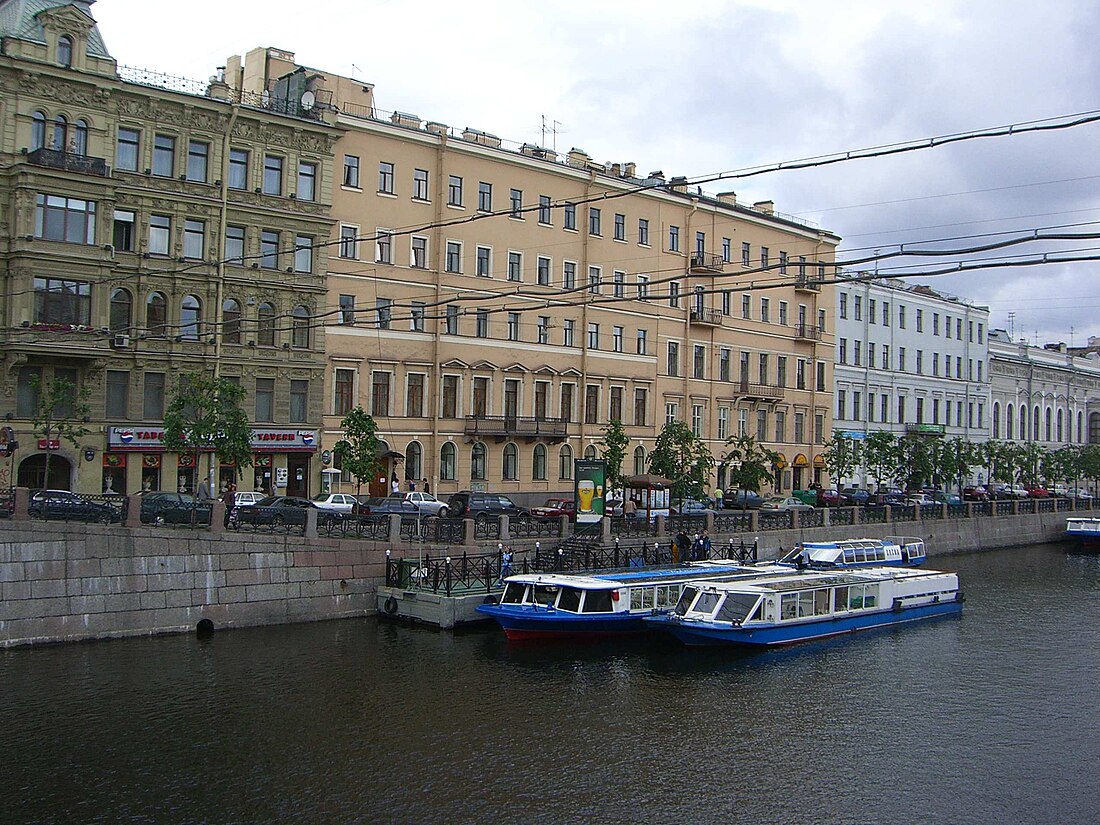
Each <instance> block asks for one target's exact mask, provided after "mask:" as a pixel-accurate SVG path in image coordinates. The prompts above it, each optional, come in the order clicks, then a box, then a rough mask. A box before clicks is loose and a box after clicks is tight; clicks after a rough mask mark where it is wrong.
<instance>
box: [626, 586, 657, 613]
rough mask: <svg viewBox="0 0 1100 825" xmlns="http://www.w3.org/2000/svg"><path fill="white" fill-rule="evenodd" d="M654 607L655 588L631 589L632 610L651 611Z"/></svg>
mask: <svg viewBox="0 0 1100 825" xmlns="http://www.w3.org/2000/svg"><path fill="white" fill-rule="evenodd" d="M652 607H653V588H652V587H632V588H630V609H631V610H649V609H651V608H652Z"/></svg>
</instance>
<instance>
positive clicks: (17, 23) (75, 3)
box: [0, 0, 111, 58]
mask: <svg viewBox="0 0 1100 825" xmlns="http://www.w3.org/2000/svg"><path fill="white" fill-rule="evenodd" d="M94 2H95V0H0V37H16V38H19V39H20V40H31V41H34V42H36V43H45V42H46V33H45V32H44V31H43V29H42V23H41V22H40V21H39V18H38V15H40V14H41V13H42V12H44V11H48V10H50V9H60V8H64V7H70V8H72V9H73V10H74V11H76V12H79V13H80V14H82V15H84V16H85V17H87V18H88V21H89V22H90V23H91V30H90V31H89V33H88V54H89V55H92V56H93V57H107V58H109V57H110V56H111V55H110V53H109V52H108V51H107V46H106V44H104V42H103V37H102V35H100V33H99V28H98V27H97V26H96V22H95V18H94V17H93V16H92V10H91V5H92V3H94Z"/></svg>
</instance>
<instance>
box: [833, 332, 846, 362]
mask: <svg viewBox="0 0 1100 825" xmlns="http://www.w3.org/2000/svg"><path fill="white" fill-rule="evenodd" d="M836 361H837V363H838V364H847V363H848V339H847V338H841V339H840V341H839V345H838V348H837V357H836Z"/></svg>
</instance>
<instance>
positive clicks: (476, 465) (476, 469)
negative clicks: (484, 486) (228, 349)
mask: <svg viewBox="0 0 1100 825" xmlns="http://www.w3.org/2000/svg"><path fill="white" fill-rule="evenodd" d="M470 479H471V480H473V481H484V480H485V445H484V444H482V443H481V442H480V441H476V442H474V446H472V447H471V448H470Z"/></svg>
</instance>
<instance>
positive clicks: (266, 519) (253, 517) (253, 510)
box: [237, 496, 337, 527]
mask: <svg viewBox="0 0 1100 825" xmlns="http://www.w3.org/2000/svg"><path fill="white" fill-rule="evenodd" d="M311 509H312V510H317V511H319V512H318V514H317V523H318V524H324V523H326V522H327V521H330V520H334V519H335V517H336V516H337V514H336V513H333V512H330V511H327V510H322V509H321V508H319V507H318V506H317V505H316V504H314V503H313V502H312V501H310V500H309V499H308V498H299V497H298V496H268V497H267V498H261V499H260V500H259V501H257V502H256V503H255V504H250V505H248V506H247V507H238V508H237V523H238V524H267V525H270V526H272V527H282V526H284V525H288V524H290V525H296V526H299V527H302V526H305V523H306V511H307V510H311Z"/></svg>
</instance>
